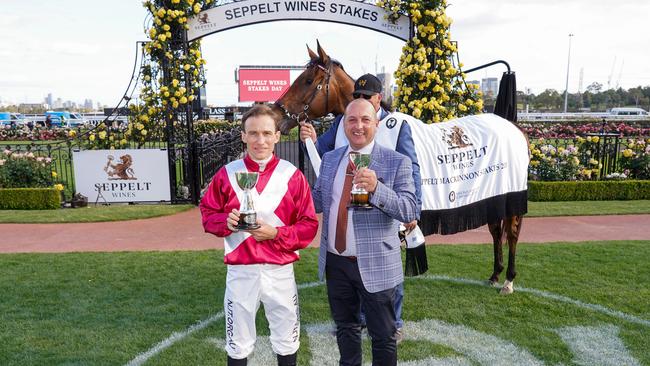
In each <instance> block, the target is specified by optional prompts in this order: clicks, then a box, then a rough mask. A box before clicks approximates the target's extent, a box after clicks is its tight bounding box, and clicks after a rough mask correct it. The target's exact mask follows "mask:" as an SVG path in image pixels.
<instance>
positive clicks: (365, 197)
mask: <svg viewBox="0 0 650 366" xmlns="http://www.w3.org/2000/svg"><path fill="white" fill-rule="evenodd" d="M350 161H351V162H352V174H355V173H356V172H357V170H359V169H361V168H367V167H368V166H370V154H361V153H358V152H351V153H350ZM350 195H351V197H350V207H351V208H372V206H371V205H370V193H368V191H366V190H365V189H363V188H361V187H359V186H357V185H356V184H355V185H353V186H352V189H351V190H350Z"/></svg>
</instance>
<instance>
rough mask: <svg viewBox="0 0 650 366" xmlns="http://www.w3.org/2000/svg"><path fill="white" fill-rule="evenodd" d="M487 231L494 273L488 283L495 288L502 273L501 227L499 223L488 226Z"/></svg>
mask: <svg viewBox="0 0 650 366" xmlns="http://www.w3.org/2000/svg"><path fill="white" fill-rule="evenodd" d="M488 229H489V230H490V234H491V235H492V247H493V248H492V249H493V250H494V271H493V272H492V276H490V279H489V280H488V283H489V284H490V286H495V285H496V284H497V283H498V282H499V275H500V274H501V272H502V271H503V244H502V243H503V226H501V221H499V222H497V223H493V224H488Z"/></svg>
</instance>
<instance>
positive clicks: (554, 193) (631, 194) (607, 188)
mask: <svg viewBox="0 0 650 366" xmlns="http://www.w3.org/2000/svg"><path fill="white" fill-rule="evenodd" d="M647 199H650V180H627V181H625V180H624V181H612V180H609V181H607V180H605V181H579V182H538V181H529V182H528V200H529V201H540V202H543V201H609V200H621V201H622V200H647Z"/></svg>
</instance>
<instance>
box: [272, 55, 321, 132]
mask: <svg viewBox="0 0 650 366" xmlns="http://www.w3.org/2000/svg"><path fill="white" fill-rule="evenodd" d="M312 66H316V67H318V68H319V69H321V70H323V72H325V78H323V81H322V82H321V83H320V84H318V85H317V86H316V88H315V89H314V91H313V92H312V93H311V95H310V96H309V99H308V100H307V102H306V103H305V104H304V105H303V107H302V111H300V112H298V113H295V114H294V113H291V112H289V110H287V108H286V107H285V106H284V104H280V103H279V102H275V105H277V106H278V107H279V108H280V109H282V111H283V112H284V114H285V115H287V117H289V118H290V119H292V120H295V121H296V122H298V123H300V121H301V119H303V120H306V119H308V118H309V116H308V113H309V109H310V106H311V103H312V102H313V101H314V99H315V98H316V95H317V94H318V92H319V91H321V90H323V87H324V88H325V112H327V111H328V109H329V99H330V78H331V76H332V62H331V61H330V62H329V63H328V64H327V65H326V66H327V68H326V67H325V66H323V65H320V64H318V63H315V62H314V63H312V64H311V65H309V67H312ZM280 99H281V98H280ZM303 117H304V118H303Z"/></svg>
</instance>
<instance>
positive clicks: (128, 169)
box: [73, 149, 170, 202]
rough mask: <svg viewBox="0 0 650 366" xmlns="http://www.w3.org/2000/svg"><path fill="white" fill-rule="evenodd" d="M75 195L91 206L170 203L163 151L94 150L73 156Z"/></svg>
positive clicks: (165, 154) (165, 157) (167, 168)
mask: <svg viewBox="0 0 650 366" xmlns="http://www.w3.org/2000/svg"><path fill="white" fill-rule="evenodd" d="M73 160H74V175H75V186H76V187H75V188H76V191H77V192H79V193H81V194H83V195H85V196H86V197H88V198H89V201H91V202H154V201H155V202H157V201H169V200H170V190H169V166H168V164H167V152H166V151H164V150H153V149H142V150H97V151H78V152H74V153H73Z"/></svg>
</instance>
